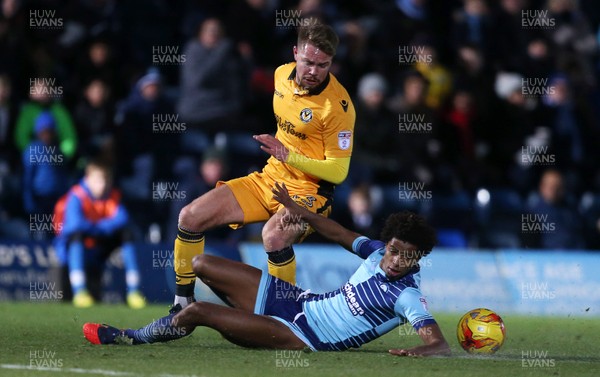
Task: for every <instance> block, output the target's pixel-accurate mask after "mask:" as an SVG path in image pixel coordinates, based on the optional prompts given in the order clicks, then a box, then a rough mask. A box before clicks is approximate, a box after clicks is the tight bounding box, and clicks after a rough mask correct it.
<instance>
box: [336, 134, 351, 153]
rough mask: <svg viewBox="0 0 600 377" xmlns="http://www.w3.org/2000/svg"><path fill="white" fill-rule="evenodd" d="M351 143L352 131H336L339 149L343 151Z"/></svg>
mask: <svg viewBox="0 0 600 377" xmlns="http://www.w3.org/2000/svg"><path fill="white" fill-rule="evenodd" d="M351 144H352V131H340V132H339V133H338V145H339V147H340V149H341V150H343V151H345V150H347V149H348V148H350V145H351Z"/></svg>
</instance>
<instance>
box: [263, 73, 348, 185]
mask: <svg viewBox="0 0 600 377" xmlns="http://www.w3.org/2000/svg"><path fill="white" fill-rule="evenodd" d="M295 78H296V63H289V64H285V65H282V66H280V67H279V68H277V70H276V71H275V92H274V94H273V111H274V113H275V120H276V122H277V133H276V135H275V137H276V138H277V139H279V141H281V142H282V143H283V145H284V146H285V147H286V148H288V149H289V150H290V151H292V152H294V153H295V154H296V157H302V156H305V157H308V158H311V159H315V160H325V159H327V158H350V156H351V155H352V146H353V143H352V138H353V133H354V122H355V119H356V113H355V110H354V105H353V104H352V101H351V100H350V96H349V95H348V92H347V91H346V89H345V88H344V87H343V86H342V85H341V84H340V83H339V81H338V80H337V79H336V78H335V76H333V75H332V74H331V73H329V74H328V75H327V77H326V79H325V80H324V81H323V83H321V84H320V85H319V86H317V87H315V88H313V89H311V90H309V91H307V90H304V89H303V88H301V87H300V86H298V84H297V83H296V80H295ZM263 173H265V174H266V175H268V176H269V177H270V178H272V179H273V180H275V181H278V182H283V183H285V184H286V186H287V187H288V188H289V189H290V192H293V191H294V192H298V193H301V192H315V191H316V190H318V189H319V187H322V188H324V186H330V187H331V186H333V185H332V184H331V183H329V182H324V181H322V180H320V179H319V178H318V177H316V176H313V175H310V174H307V173H305V172H303V171H301V170H300V169H297V168H295V167H293V166H291V165H290V164H289V163H285V162H281V161H279V160H277V159H276V158H275V157H271V158H269V160H268V162H267V165H266V166H265V168H264V170H263Z"/></svg>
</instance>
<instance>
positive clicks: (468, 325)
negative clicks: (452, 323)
mask: <svg viewBox="0 0 600 377" xmlns="http://www.w3.org/2000/svg"><path fill="white" fill-rule="evenodd" d="M456 336H457V338H458V343H459V344H460V346H461V347H462V348H463V349H464V350H465V351H467V352H468V353H473V354H492V353H495V352H496V351H498V350H499V349H500V347H502V344H503V343H504V339H505V337H506V330H505V328H504V322H503V321H502V318H500V316H499V315H498V314H496V313H495V312H493V311H492V310H489V309H485V308H478V309H473V310H471V311H469V312H467V313H466V314H465V315H463V316H462V317H461V319H460V321H458V326H457V329H456Z"/></svg>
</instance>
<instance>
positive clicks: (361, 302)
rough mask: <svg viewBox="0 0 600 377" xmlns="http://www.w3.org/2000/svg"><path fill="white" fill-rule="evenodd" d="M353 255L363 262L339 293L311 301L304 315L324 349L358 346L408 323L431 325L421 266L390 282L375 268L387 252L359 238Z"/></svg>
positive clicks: (383, 246) (375, 243)
mask: <svg viewBox="0 0 600 377" xmlns="http://www.w3.org/2000/svg"><path fill="white" fill-rule="evenodd" d="M352 250H353V252H354V253H355V254H356V255H358V256H359V257H361V258H363V259H365V261H364V262H363V263H362V264H361V265H360V267H359V268H358V269H357V270H356V272H355V273H354V274H353V275H352V276H351V277H350V280H348V282H346V284H344V285H343V286H342V287H341V288H339V289H337V290H335V291H332V292H328V293H323V294H318V295H311V296H309V297H308V298H307V299H306V301H304V303H303V311H304V314H305V315H306V320H307V322H308V324H309V325H310V327H311V329H312V330H313V331H314V332H315V334H316V335H317V337H318V338H319V340H320V341H321V342H323V343H325V346H326V348H329V349H332V350H343V349H346V348H350V347H359V346H360V345H362V344H364V343H367V342H370V341H371V340H373V339H375V338H378V337H380V336H381V335H383V334H385V333H387V332H389V331H391V330H393V329H394V328H396V327H397V326H399V325H402V324H405V323H406V322H410V323H411V324H412V326H413V327H414V328H415V330H418V329H420V328H421V327H423V326H425V325H428V324H432V323H435V320H434V319H433V317H432V316H431V314H430V313H429V311H428V310H427V302H426V301H425V298H424V297H423V295H422V294H421V292H420V291H419V283H420V280H421V278H420V274H419V267H418V266H417V267H415V268H413V270H411V272H409V273H408V274H407V275H405V276H403V277H402V278H400V279H398V280H395V281H390V280H389V279H388V278H387V277H386V276H385V272H384V271H383V270H382V269H381V267H379V263H380V262H381V259H382V258H383V254H384V253H385V244H384V243H383V242H381V241H375V240H370V239H369V238H367V237H362V236H361V237H358V238H357V239H356V240H354V242H353V244H352Z"/></svg>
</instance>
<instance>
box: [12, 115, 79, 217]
mask: <svg viewBox="0 0 600 377" xmlns="http://www.w3.org/2000/svg"><path fill="white" fill-rule="evenodd" d="M35 135H36V139H35V140H34V141H33V142H31V143H30V144H29V145H28V146H27V147H26V148H25V150H24V151H23V154H22V161H23V205H24V208H25V211H26V212H27V213H29V214H30V215H33V214H51V213H52V210H53V208H54V204H55V203H56V201H57V200H58V199H59V198H60V197H61V195H63V194H64V193H65V192H66V191H67V189H68V187H69V186H68V175H69V174H68V167H67V159H66V157H65V155H64V154H63V153H62V151H61V149H60V148H59V146H58V142H57V137H56V122H55V119H54V116H53V115H52V114H51V113H50V112H48V111H45V112H42V113H40V115H39V116H38V117H37V118H36V120H35Z"/></svg>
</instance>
